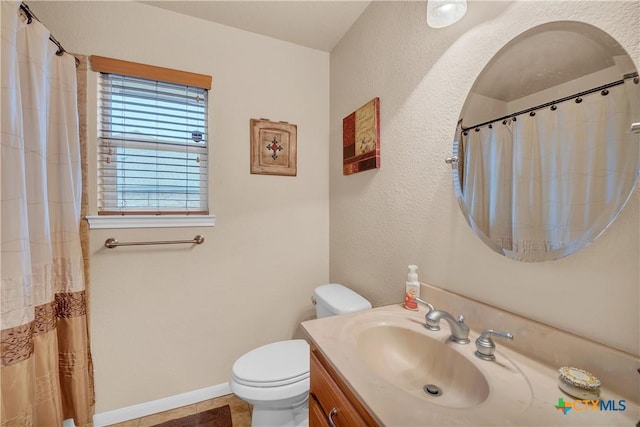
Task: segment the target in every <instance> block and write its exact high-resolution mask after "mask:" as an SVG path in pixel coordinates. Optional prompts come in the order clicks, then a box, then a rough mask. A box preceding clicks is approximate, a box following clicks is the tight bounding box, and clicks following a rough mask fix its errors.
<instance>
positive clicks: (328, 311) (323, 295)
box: [313, 283, 371, 319]
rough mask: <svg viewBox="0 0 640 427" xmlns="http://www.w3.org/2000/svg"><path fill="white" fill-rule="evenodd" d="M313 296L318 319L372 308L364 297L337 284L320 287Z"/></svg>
mask: <svg viewBox="0 0 640 427" xmlns="http://www.w3.org/2000/svg"><path fill="white" fill-rule="evenodd" d="M313 296H314V299H315V301H316V316H317V317H318V319H320V318H322V317H328V316H335V315H336V314H345V313H354V312H356V311H361V310H367V309H369V308H371V303H370V302H369V301H367V300H366V299H365V298H364V297H362V296H361V295H359V294H357V293H355V292H353V291H352V290H351V289H349V288H346V287H344V286H342V285H339V284H337V283H330V284H328V285H322V286H318V287H317V288H316V289H315V291H314V293H313Z"/></svg>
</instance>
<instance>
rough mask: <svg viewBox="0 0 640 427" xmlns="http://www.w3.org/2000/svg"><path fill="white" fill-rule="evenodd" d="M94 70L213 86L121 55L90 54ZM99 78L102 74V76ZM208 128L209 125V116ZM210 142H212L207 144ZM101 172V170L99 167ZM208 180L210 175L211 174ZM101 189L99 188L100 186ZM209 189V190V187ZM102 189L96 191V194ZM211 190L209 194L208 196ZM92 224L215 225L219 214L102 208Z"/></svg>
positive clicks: (200, 78)
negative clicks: (106, 210) (116, 56)
mask: <svg viewBox="0 0 640 427" xmlns="http://www.w3.org/2000/svg"><path fill="white" fill-rule="evenodd" d="M90 59H91V65H92V69H93V71H95V72H97V73H106V74H120V75H125V76H128V77H137V78H143V79H147V80H155V81H161V82H167V83H174V84H180V85H185V86H191V87H197V88H202V89H206V90H207V91H209V90H210V89H211V84H212V77H211V76H207V75H203V74H196V73H190V72H185V71H178V70H173V69H168V68H163V67H156V66H151V65H146V64H140V63H134V62H130V61H123V60H119V59H113V58H106V57H101V56H96V55H93V56H91V57H90ZM98 78H101V77H100V76H98ZM206 119H207V128H208V127H209V126H208V117H206ZM207 146H208V144H207ZM96 172H97V171H96ZM206 179H207V182H208V183H209V182H210V176H209V174H207V177H206ZM96 191H99V188H96ZM207 191H208V190H207ZM97 194H98V192H96V195H97ZM208 195H209V194H207V196H208ZM208 205H209V197H207V210H208V208H209V206H208ZM86 219H87V220H88V222H89V226H90V228H92V229H93V228H144V227H194V226H214V225H215V216H214V215H211V214H210V213H209V212H208V211H207V212H202V211H194V212H184V213H183V212H176V213H175V214H174V213H172V212H170V211H160V212H154V211H148V212H135V211H132V212H115V211H111V212H98V215H90V216H87V217H86Z"/></svg>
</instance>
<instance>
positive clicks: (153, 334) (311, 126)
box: [29, 2, 329, 413]
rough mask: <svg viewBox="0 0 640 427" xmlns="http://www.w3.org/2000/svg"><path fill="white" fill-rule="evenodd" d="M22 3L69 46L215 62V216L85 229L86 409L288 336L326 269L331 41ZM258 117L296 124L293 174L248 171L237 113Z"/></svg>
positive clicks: (209, 65) (157, 394) (146, 394)
mask: <svg viewBox="0 0 640 427" xmlns="http://www.w3.org/2000/svg"><path fill="white" fill-rule="evenodd" d="M29 5H30V6H31V8H32V10H33V11H34V12H35V13H36V14H37V15H38V17H39V18H40V19H41V20H42V21H43V22H45V23H46V25H47V26H48V27H49V29H50V30H51V31H52V32H53V34H54V35H55V36H56V38H57V39H58V40H60V41H61V42H62V43H63V45H64V46H65V48H66V49H67V50H69V51H71V52H78V53H83V54H96V55H102V56H109V57H115V58H120V59H124V60H130V61H136V62H142V63H149V64H154V65H158V66H164V67H171V68H177V69H182V70H186V71H192V72H197V73H203V74H211V75H212V76H213V90H212V91H211V94H210V131H211V133H210V135H211V136H210V144H211V145H210V153H211V156H210V159H211V160H210V166H211V188H212V190H211V193H212V199H211V211H212V213H213V214H215V215H217V223H216V226H215V227H214V228H184V229H177V228H174V229H143V230H134V231H132V230H93V231H92V232H91V239H92V254H91V263H92V266H91V268H92V275H91V279H92V284H91V323H92V327H91V334H92V348H93V357H94V362H95V377H96V394H97V396H96V397H97V406H96V412H98V413H100V412H104V411H108V410H112V409H116V408H122V407H125V406H129V405H134V404H137V403H141V402H147V401H151V400H155V399H159V398H163V397H168V396H172V395H176V394H179V393H184V392H189V391H193V390H197V389H200V388H204V387H209V386H213V385H217V384H221V383H226V382H227V381H228V379H229V376H230V371H231V365H232V364H233V362H234V360H235V359H236V358H237V357H238V356H240V355H241V354H243V353H244V352H246V351H248V350H249V349H251V348H254V347H256V346H258V345H262V344H265V343H268V342H273V341H277V340H281V339H289V338H291V337H292V335H293V334H294V333H295V330H296V328H297V325H298V324H299V322H300V321H301V320H303V319H306V318H310V316H311V315H312V314H313V306H312V305H311V304H310V297H311V295H312V291H313V288H314V287H315V286H317V285H319V284H322V283H325V282H327V279H328V276H329V268H328V266H329V261H328V253H329V210H328V206H329V183H328V178H327V174H328V168H329V152H328V149H327V144H328V140H329V134H328V129H329V54H328V53H326V52H321V51H317V50H313V49H308V48H304V47H301V46H296V45H293V44H290V43H285V42H281V41H277V40H274V39H271V38H267V37H262V36H258V35H256V34H252V33H248V32H244V31H239V30H235V29H232V28H230V27H226V26H222V25H216V24H212V23H209V22H206V21H203V20H199V19H195V18H191V17H187V16H183V15H179V14H175V13H172V12H168V11H165V10H162V9H158V8H154V7H150V6H147V5H144V4H141V3H133V2H131V3H130V2H33V3H32V2H30V3H29ZM89 87H90V89H91V88H94V87H95V75H94V76H93V77H92V79H91V81H90V82H89ZM90 97H91V98H92V99H91V100H90V105H89V110H90V111H89V125H90V132H89V133H90V137H91V138H90V145H91V149H92V150H94V151H95V137H94V135H95V90H94V91H91V90H90ZM91 103H93V106H92V104H91ZM259 117H266V118H270V119H273V120H285V121H289V122H291V123H295V124H297V125H298V176H297V177H280V176H266V175H250V173H249V119H251V118H259ZM93 167H95V165H93ZM90 185H91V188H92V190H93V189H95V179H94V180H93V182H91V183H90ZM94 211H95V207H94ZM196 234H203V235H204V236H205V238H206V242H205V244H204V245H202V246H198V247H194V248H189V247H185V246H164V247H160V246H158V247H139V248H118V249H115V250H109V249H104V248H102V244H103V243H104V240H105V239H106V238H107V237H111V236H113V237H115V238H117V239H119V240H121V241H126V240H138V239H140V240H165V239H166V240H168V239H189V238H191V237H193V236H194V235H196Z"/></svg>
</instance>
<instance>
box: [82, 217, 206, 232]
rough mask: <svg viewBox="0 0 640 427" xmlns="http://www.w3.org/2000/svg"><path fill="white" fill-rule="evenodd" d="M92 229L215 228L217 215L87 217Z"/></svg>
mask: <svg viewBox="0 0 640 427" xmlns="http://www.w3.org/2000/svg"><path fill="white" fill-rule="evenodd" d="M85 218H87V221H89V228H90V229H92V230H93V229H97V228H168V227H213V226H215V225H216V216H215V215H126V216H120V215H92V216H86V217H85Z"/></svg>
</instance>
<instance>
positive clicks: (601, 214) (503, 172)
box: [461, 79, 639, 261]
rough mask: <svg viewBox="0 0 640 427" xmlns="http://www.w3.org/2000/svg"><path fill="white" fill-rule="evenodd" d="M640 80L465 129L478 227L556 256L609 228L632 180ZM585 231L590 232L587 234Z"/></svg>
mask: <svg viewBox="0 0 640 427" xmlns="http://www.w3.org/2000/svg"><path fill="white" fill-rule="evenodd" d="M638 86H639V85H637V84H634V83H633V82H632V81H631V80H630V79H628V80H626V82H625V83H624V84H622V85H618V86H615V87H612V88H609V90H608V94H607V95H606V96H603V95H602V94H601V93H600V92H596V93H593V94H590V95H587V96H584V97H583V99H582V100H581V102H579V103H578V102H575V100H570V101H565V102H563V103H560V104H558V105H557V108H556V109H553V110H552V109H550V108H546V109H541V110H538V111H536V113H535V115H533V116H531V115H529V114H523V115H520V116H518V117H517V119H516V120H513V119H509V120H506V121H505V122H494V123H493V124H492V126H491V127H489V126H484V127H481V128H480V129H479V130H478V131H475V129H470V130H469V131H468V133H467V135H466V136H462V144H461V145H462V147H463V150H464V165H463V168H464V170H463V177H464V179H463V184H462V194H463V199H464V203H465V205H466V207H467V210H468V213H469V216H470V223H471V226H472V227H474V228H475V229H476V230H477V231H480V232H481V233H482V234H483V235H484V236H485V237H486V238H487V239H489V240H490V243H492V244H495V245H496V246H498V247H499V248H502V249H504V250H505V251H510V252H512V254H511V255H512V257H513V258H515V259H521V260H535V261H540V260H544V259H547V258H553V257H554V255H552V254H553V252H554V251H558V250H560V249H562V250H566V249H568V250H569V253H571V252H572V251H571V250H570V249H571V248H573V247H581V246H583V245H584V244H586V243H588V241H585V239H587V240H590V239H593V238H594V237H596V235H597V233H598V232H599V231H601V230H604V229H605V228H606V227H607V225H608V224H609V222H610V221H611V220H612V219H613V218H614V217H615V215H616V211H615V210H616V209H619V208H620V206H622V204H623V203H624V201H625V198H626V197H627V196H628V195H629V194H630V192H631V189H632V187H633V185H634V184H633V183H634V180H635V177H636V175H637V171H636V170H635V168H636V164H637V161H638V155H639V153H638V144H637V139H636V140H634V139H633V135H632V134H630V133H629V126H630V123H631V122H630V119H629V118H630V117H637V116H635V115H633V114H637V111H638V105H637V104H638V98H639V93H638ZM585 236H588V237H586V238H585Z"/></svg>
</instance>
